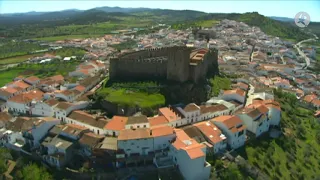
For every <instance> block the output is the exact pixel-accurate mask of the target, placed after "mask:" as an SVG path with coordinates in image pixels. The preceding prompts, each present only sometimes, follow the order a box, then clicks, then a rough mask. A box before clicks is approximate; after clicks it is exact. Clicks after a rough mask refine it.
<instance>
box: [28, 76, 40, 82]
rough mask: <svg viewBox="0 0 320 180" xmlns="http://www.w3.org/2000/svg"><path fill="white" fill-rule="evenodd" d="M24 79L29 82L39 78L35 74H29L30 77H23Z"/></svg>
mask: <svg viewBox="0 0 320 180" xmlns="http://www.w3.org/2000/svg"><path fill="white" fill-rule="evenodd" d="M24 80H27V81H29V82H35V81H40V79H39V78H38V77H36V76H30V77H27V78H25V79H24Z"/></svg>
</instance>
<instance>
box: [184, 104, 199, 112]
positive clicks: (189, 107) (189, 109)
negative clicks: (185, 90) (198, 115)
mask: <svg viewBox="0 0 320 180" xmlns="http://www.w3.org/2000/svg"><path fill="white" fill-rule="evenodd" d="M183 110H184V111H185V112H193V111H197V110H200V107H199V106H197V105H196V104H194V103H190V104H188V105H187V106H186V107H184V108H183Z"/></svg>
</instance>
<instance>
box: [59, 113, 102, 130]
mask: <svg viewBox="0 0 320 180" xmlns="http://www.w3.org/2000/svg"><path fill="white" fill-rule="evenodd" d="M65 122H66V123H68V124H76V125H79V126H84V127H86V128H89V129H90V130H91V131H92V132H93V133H95V134H98V135H100V134H104V132H105V131H104V127H105V125H106V124H107V122H108V121H107V120H106V119H104V118H96V117H94V116H92V115H91V114H88V113H86V112H84V111H79V110H77V111H72V113H71V114H70V115H69V116H68V117H67V118H66V119H65Z"/></svg>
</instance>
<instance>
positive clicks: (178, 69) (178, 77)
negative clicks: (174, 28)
mask: <svg viewBox="0 0 320 180" xmlns="http://www.w3.org/2000/svg"><path fill="white" fill-rule="evenodd" d="M190 53H191V49H190V48H187V47H172V48H171V49H170V50H169V52H168V67H167V79H168V80H173V81H179V82H185V81H187V80H188V79H189V63H190Z"/></svg>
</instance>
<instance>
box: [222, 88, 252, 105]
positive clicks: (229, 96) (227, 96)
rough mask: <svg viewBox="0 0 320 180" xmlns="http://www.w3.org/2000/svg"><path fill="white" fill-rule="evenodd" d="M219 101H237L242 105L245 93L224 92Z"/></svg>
mask: <svg viewBox="0 0 320 180" xmlns="http://www.w3.org/2000/svg"><path fill="white" fill-rule="evenodd" d="M221 99H223V100H225V101H232V100H233V101H238V102H240V103H242V104H244V102H245V99H246V92H245V91H243V90H241V89H233V90H225V91H223V94H222V95H221Z"/></svg>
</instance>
